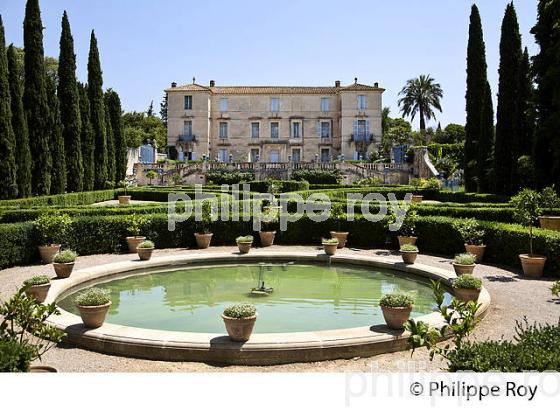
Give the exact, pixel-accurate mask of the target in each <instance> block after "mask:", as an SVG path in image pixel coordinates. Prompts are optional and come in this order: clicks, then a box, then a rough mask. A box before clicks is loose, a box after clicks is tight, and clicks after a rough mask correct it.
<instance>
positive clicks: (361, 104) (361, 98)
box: [358, 95, 367, 111]
mask: <svg viewBox="0 0 560 410" xmlns="http://www.w3.org/2000/svg"><path fill="white" fill-rule="evenodd" d="M365 109H367V101H366V96H365V95H358V110H361V111H363V110H365Z"/></svg>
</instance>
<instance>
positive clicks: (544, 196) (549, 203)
mask: <svg viewBox="0 0 560 410" xmlns="http://www.w3.org/2000/svg"><path fill="white" fill-rule="evenodd" d="M541 203H542V207H543V208H544V209H548V210H549V211H551V212H552V209H553V208H560V197H558V194H557V193H556V190H555V189H554V186H549V187H546V188H545V189H543V190H542V192H541Z"/></svg>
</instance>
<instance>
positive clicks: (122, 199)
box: [118, 195, 131, 205]
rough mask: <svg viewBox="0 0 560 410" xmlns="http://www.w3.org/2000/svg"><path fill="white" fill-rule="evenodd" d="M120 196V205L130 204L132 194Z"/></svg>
mask: <svg viewBox="0 0 560 410" xmlns="http://www.w3.org/2000/svg"><path fill="white" fill-rule="evenodd" d="M118 198H119V204H120V205H130V198H131V197H130V195H119V196H118Z"/></svg>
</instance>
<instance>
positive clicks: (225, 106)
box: [220, 98, 228, 112]
mask: <svg viewBox="0 0 560 410" xmlns="http://www.w3.org/2000/svg"><path fill="white" fill-rule="evenodd" d="M227 110H228V99H227V98H220V112H227Z"/></svg>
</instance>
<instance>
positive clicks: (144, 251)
mask: <svg viewBox="0 0 560 410" xmlns="http://www.w3.org/2000/svg"><path fill="white" fill-rule="evenodd" d="M154 248H155V245H154V243H153V242H152V241H143V242H140V243H139V244H138V247H137V248H136V252H138V257H139V258H140V260H141V261H149V260H150V258H151V257H152V252H153V251H154Z"/></svg>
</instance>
